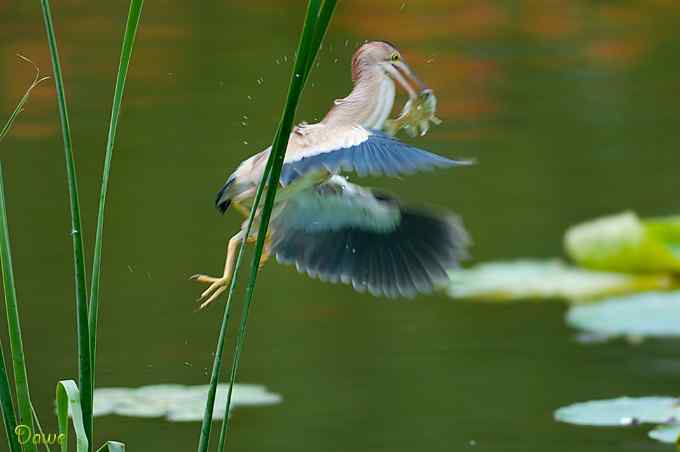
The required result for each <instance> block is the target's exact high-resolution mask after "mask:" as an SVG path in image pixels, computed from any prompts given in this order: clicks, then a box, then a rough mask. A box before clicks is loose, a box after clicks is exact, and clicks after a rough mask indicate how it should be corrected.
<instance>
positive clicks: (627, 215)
mask: <svg viewBox="0 0 680 452" xmlns="http://www.w3.org/2000/svg"><path fill="white" fill-rule="evenodd" d="M564 244H565V248H566V251H567V254H568V255H569V257H571V258H572V259H573V260H574V262H576V263H578V264H579V265H581V266H583V267H586V268H592V269H596V270H608V271H620V272H632V273H637V272H657V273H659V272H680V217H668V218H656V219H651V220H648V221H642V220H640V218H638V216H637V215H636V214H635V213H634V212H624V213H621V214H617V215H612V216H608V217H603V218H599V219H596V220H593V221H589V222H587V223H583V224H579V225H576V226H573V227H571V228H570V229H569V230H568V231H567V233H566V235H565V239H564Z"/></svg>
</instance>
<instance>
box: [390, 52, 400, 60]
mask: <svg viewBox="0 0 680 452" xmlns="http://www.w3.org/2000/svg"><path fill="white" fill-rule="evenodd" d="M390 60H392V61H399V54H398V53H393V54H392V56H391V57H390Z"/></svg>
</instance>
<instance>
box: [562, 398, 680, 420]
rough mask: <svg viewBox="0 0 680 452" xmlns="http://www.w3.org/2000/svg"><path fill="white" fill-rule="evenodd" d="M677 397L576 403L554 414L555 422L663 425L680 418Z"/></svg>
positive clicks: (679, 406)
mask: <svg viewBox="0 0 680 452" xmlns="http://www.w3.org/2000/svg"><path fill="white" fill-rule="evenodd" d="M678 402H679V401H678V399H677V398H675V397H637V398H633V397H619V398H617V399H609V400H593V401H590V402H583V403H576V404H573V405H569V406H566V407H563V408H560V409H559V410H557V411H555V419H556V420H558V421H560V422H567V423H569V424H576V425H593V426H599V427H621V426H627V425H638V424H646V423H652V424H663V423H667V422H673V421H675V420H676V419H680V405H679V404H678Z"/></svg>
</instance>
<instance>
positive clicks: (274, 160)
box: [218, 0, 336, 452]
mask: <svg viewBox="0 0 680 452" xmlns="http://www.w3.org/2000/svg"><path fill="white" fill-rule="evenodd" d="M335 5H336V1H335V0H326V1H324V3H323V5H322V6H321V11H320V12H319V2H318V1H314V0H312V1H310V2H309V3H308V8H307V17H306V19H305V24H304V27H303V31H302V36H301V38H300V43H299V45H298V52H297V55H298V58H297V60H296V62H295V68H294V70H293V75H292V76H291V80H290V87H289V89H288V97H287V100H286V105H285V107H284V109H283V113H282V117H281V121H280V123H279V127H278V129H277V131H276V135H275V137H274V142H273V144H272V150H271V152H270V155H269V159H268V161H267V167H268V168H271V171H270V172H269V171H266V172H265V174H264V175H263V177H262V180H261V181H260V185H259V186H258V193H257V194H256V198H255V201H254V203H253V208H252V210H251V213H250V218H249V221H248V228H247V229H246V233H245V237H248V236H249V235H250V228H251V227H252V223H253V219H254V217H255V214H256V211H257V206H258V205H259V201H260V196H261V195H262V191H263V190H264V186H265V185H267V187H268V189H267V193H266V196H265V200H264V205H263V207H262V211H261V213H260V218H259V223H260V224H259V231H258V235H257V241H256V245H255V254H254V256H253V260H252V264H251V268H250V278H249V280H248V285H247V286H246V293H245V301H244V304H243V312H242V314H241V323H240V325H239V332H238V336H237V338H236V348H235V350H234V357H233V361H232V367H231V372H230V376H229V390H228V392H227V402H226V408H225V417H224V420H223V421H222V428H221V430H220V438H219V444H218V451H220V452H222V451H224V448H225V445H226V439H227V435H228V433H229V420H230V418H229V410H230V407H231V399H232V394H233V388H234V383H235V382H236V377H237V374H238V368H239V363H240V359H241V353H242V351H243V344H244V342H245V336H246V326H247V323H248V317H249V313H250V306H251V304H252V301H253V295H254V291H255V285H256V283H257V275H258V273H259V267H260V259H261V257H262V252H263V250H264V244H265V240H266V237H267V230H268V226H269V220H270V218H271V213H272V210H273V208H274V200H275V198H276V191H277V189H278V187H279V178H280V176H281V168H282V167H283V161H284V158H285V155H286V149H287V147H288V138H289V136H290V133H291V131H292V129H293V121H294V120H295V112H296V110H297V106H298V103H299V100H300V96H301V94H302V90H303V88H304V85H305V82H306V81H307V78H308V76H309V72H310V70H311V67H312V64H313V62H314V58H315V57H316V54H317V52H318V50H319V46H320V44H321V40H322V39H323V36H324V35H325V33H326V29H327V28H328V24H329V22H330V19H331V17H332V15H333V10H334V9H335ZM258 195H259V196H258ZM244 246H245V240H244V242H243V243H242V244H241V247H242V248H243V247H244Z"/></svg>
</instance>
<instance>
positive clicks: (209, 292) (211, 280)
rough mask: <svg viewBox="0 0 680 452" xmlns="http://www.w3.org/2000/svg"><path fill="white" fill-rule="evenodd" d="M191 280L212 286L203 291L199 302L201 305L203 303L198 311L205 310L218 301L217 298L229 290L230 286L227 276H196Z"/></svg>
mask: <svg viewBox="0 0 680 452" xmlns="http://www.w3.org/2000/svg"><path fill="white" fill-rule="evenodd" d="M191 279H192V280H193V281H198V282H200V283H204V284H210V286H208V288H207V289H205V290H204V291H203V293H202V294H201V296H200V297H199V298H198V300H197V301H198V302H199V303H201V305H200V306H199V307H198V310H201V309H204V308H205V307H206V306H208V305H209V304H210V303H212V302H213V301H215V300H217V297H219V296H220V295H222V293H223V292H224V291H225V290H227V285H228V284H229V278H227V277H226V276H221V277H219V278H215V277H213V276H207V275H194V276H192V277H191Z"/></svg>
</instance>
